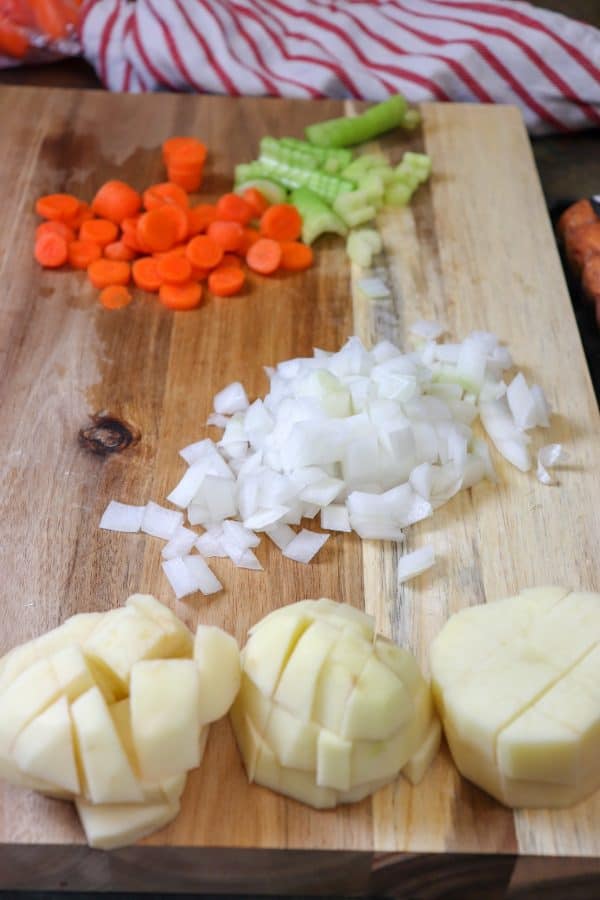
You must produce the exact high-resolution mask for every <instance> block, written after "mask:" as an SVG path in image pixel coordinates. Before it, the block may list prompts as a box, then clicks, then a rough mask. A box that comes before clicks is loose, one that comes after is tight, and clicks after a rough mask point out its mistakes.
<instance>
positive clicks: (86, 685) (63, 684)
mask: <svg viewBox="0 0 600 900" xmlns="http://www.w3.org/2000/svg"><path fill="white" fill-rule="evenodd" d="M50 665H51V666H52V669H53V671H54V674H55V675H56V680H57V681H58V683H59V685H60V689H61V693H62V695H63V696H64V697H66V698H67V700H68V701H69V702H70V703H71V702H72V701H73V700H77V698H78V697H80V696H81V695H82V694H85V692H86V691H89V689H90V688H93V687H94V686H95V681H94V677H93V675H92V672H91V670H90V667H89V665H88V663H87V660H86V658H85V656H84V655H83V653H82V652H81V648H80V647H78V646H77V645H76V644H71V645H69V646H68V647H63V649H62V650H58V651H57V652H56V653H53V654H52V656H51V657H50Z"/></svg>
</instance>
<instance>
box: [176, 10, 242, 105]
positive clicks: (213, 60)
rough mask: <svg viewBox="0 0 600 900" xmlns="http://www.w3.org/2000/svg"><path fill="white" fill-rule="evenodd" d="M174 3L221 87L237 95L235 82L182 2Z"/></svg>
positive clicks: (199, 88)
mask: <svg viewBox="0 0 600 900" xmlns="http://www.w3.org/2000/svg"><path fill="white" fill-rule="evenodd" d="M175 5H176V7H177V9H178V10H179V12H180V13H181V16H182V17H183V18H184V19H185V21H186V24H187V26H188V28H189V29H190V31H191V32H192V34H193V35H194V37H195V38H196V40H197V42H198V44H199V45H200V46H201V47H202V49H203V50H204V53H205V55H206V58H207V60H208V62H209V64H210V65H211V67H212V69H213V71H214V72H216V73H217V75H218V77H219V80H220V81H221V84H222V85H223V87H224V88H225V90H226V91H227V93H229V94H233V95H234V96H236V97H237V96H239V91H238V89H237V88H236V86H235V84H234V83H233V81H232V80H231V78H230V77H229V75H228V74H227V72H225V70H224V69H223V67H222V66H221V64H220V63H219V61H218V59H217V57H216V56H215V54H214V53H213V52H212V50H211V49H210V46H209V44H208V43H207V42H206V41H205V39H204V36H203V35H202V34H201V32H199V31H198V29H197V28H196V26H195V24H194V22H193V21H192V20H191V19H190V17H189V15H188V12H187V10H186V8H185V7H184V6H183V4H182V3H181V2H180V0H175ZM178 55H179V53H178ZM182 64H183V61H182ZM190 80H191V81H192V84H195V82H194V80H193V79H190ZM197 90H200V91H202V88H201V87H197Z"/></svg>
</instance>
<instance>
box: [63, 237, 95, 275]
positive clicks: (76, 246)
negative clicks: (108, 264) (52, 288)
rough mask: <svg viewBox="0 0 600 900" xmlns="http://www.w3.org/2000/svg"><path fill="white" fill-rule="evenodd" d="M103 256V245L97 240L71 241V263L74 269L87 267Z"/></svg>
mask: <svg viewBox="0 0 600 900" xmlns="http://www.w3.org/2000/svg"><path fill="white" fill-rule="evenodd" d="M101 256H102V247H101V246H100V244H97V243H96V241H71V243H70V244H69V263H70V264H71V265H72V266H73V268H74V269H87V267H88V266H89V264H90V263H93V262H94V261H95V260H97V259H100V257H101Z"/></svg>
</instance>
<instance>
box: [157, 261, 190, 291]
mask: <svg viewBox="0 0 600 900" xmlns="http://www.w3.org/2000/svg"><path fill="white" fill-rule="evenodd" d="M156 271H157V272H158V276H159V278H160V280H161V281H166V282H169V284H185V283H186V281H190V280H191V278H192V264H191V263H190V261H189V259H187V258H186V257H185V256H179V255H175V254H165V255H164V256H163V257H162V258H161V259H157V260H156Z"/></svg>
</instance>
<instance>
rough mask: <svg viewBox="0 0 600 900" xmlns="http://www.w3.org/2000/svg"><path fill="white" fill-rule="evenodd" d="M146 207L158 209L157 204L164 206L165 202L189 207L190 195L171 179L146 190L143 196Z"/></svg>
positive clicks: (184, 207) (183, 207) (185, 207)
mask: <svg viewBox="0 0 600 900" xmlns="http://www.w3.org/2000/svg"><path fill="white" fill-rule="evenodd" d="M142 199H143V203H144V209H147V210H151V209H156V207H157V206H164V205H165V203H172V204H174V205H175V206H181V208H182V209H187V208H188V206H189V205H190V201H189V199H188V195H187V194H186V192H185V191H184V190H183V189H182V188H180V187H179V185H177V184H173V183H172V182H171V181H163V182H161V183H160V184H153V185H151V186H150V187H149V188H147V190H145V191H144V193H143V196H142Z"/></svg>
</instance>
